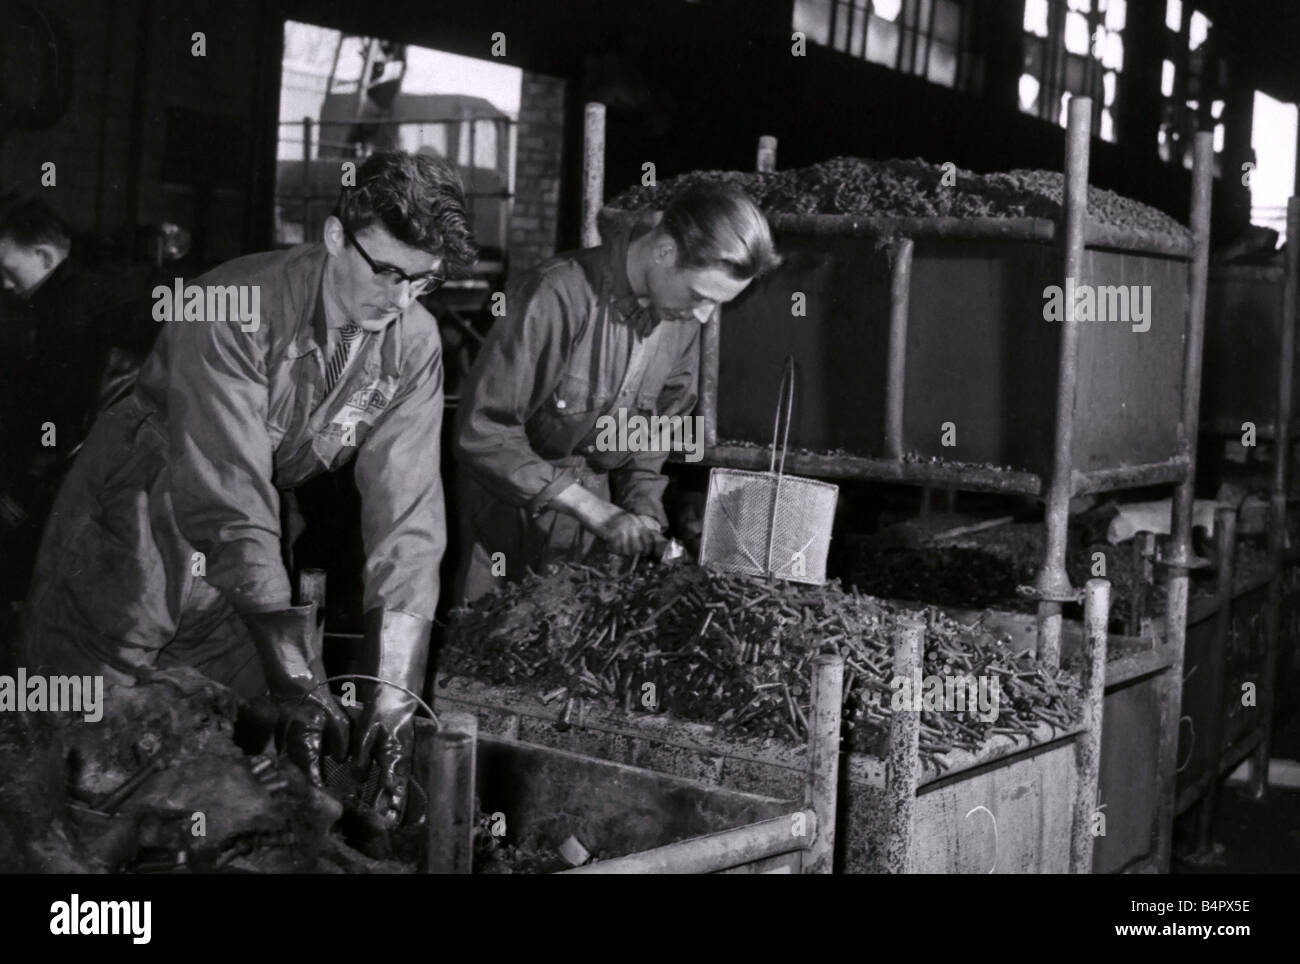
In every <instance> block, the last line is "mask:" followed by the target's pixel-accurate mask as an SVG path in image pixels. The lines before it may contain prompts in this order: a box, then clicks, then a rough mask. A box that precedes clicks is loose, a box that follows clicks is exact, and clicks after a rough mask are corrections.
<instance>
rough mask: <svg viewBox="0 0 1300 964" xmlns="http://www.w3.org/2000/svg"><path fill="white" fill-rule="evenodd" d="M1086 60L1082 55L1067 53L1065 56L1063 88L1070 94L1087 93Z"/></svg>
mask: <svg viewBox="0 0 1300 964" xmlns="http://www.w3.org/2000/svg"><path fill="white" fill-rule="evenodd" d="M1086 71H1087V61H1086V60H1084V58H1082V57H1075V56H1072V55H1067V56H1066V58H1065V89H1066V90H1068V91H1069V92H1070V93H1072V94H1084V95H1086V94H1087V93H1088V88H1087V81H1086V80H1085V79H1084V78H1085V77H1086V76H1087V73H1086Z"/></svg>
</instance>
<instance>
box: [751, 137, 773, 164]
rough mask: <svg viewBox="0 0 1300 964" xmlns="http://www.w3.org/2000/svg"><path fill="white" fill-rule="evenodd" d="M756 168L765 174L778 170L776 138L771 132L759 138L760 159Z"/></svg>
mask: <svg viewBox="0 0 1300 964" xmlns="http://www.w3.org/2000/svg"><path fill="white" fill-rule="evenodd" d="M754 170H756V171H759V172H761V173H764V174H770V173H772V172H773V171H775V170H776V138H775V137H773V136H772V135H771V134H764V135H763V136H762V137H760V138H759V139H758V159H757V161H756V162H755V164H754Z"/></svg>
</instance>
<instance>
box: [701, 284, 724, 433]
mask: <svg viewBox="0 0 1300 964" xmlns="http://www.w3.org/2000/svg"><path fill="white" fill-rule="evenodd" d="M721 341H722V310H721V309H720V308H719V309H718V310H717V311H715V312H714V313H713V317H712V318H710V319H709V321H708V324H706V325H705V326H704V335H703V337H701V338H700V403H699V413H700V418H702V419H704V447H705V448H706V449H711V448H713V447H714V446H715V445H717V444H718V348H719V345H720V343H721Z"/></svg>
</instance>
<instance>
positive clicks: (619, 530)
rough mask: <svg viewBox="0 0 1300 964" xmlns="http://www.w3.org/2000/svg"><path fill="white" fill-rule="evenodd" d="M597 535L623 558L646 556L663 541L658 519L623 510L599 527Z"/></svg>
mask: <svg viewBox="0 0 1300 964" xmlns="http://www.w3.org/2000/svg"><path fill="white" fill-rule="evenodd" d="M596 535H598V536H600V537H601V538H602V539H604V540H605V543H606V544H607V545H608V546H609V548H610V549H612V550H613V551H614V552H617V553H618V554H619V555H621V556H638V555H644V554H646V553H649V552H652V551H653V550H654V547H655V545H656V544H657V543H660V542H662V541H663V536H662V535H661V534H660V531H659V521H658V520H657V519H652V518H650V517H649V516H644V515H633V514H632V513H631V512H623V511H621V510H620V511H619V512H618V513H617V514H615V515H613V516H611V517H610V518H609V519H608V521H606V522H605V523H604V524H603V525H601V526H600V527H598V528H597V529H596Z"/></svg>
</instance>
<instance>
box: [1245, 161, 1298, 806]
mask: <svg viewBox="0 0 1300 964" xmlns="http://www.w3.org/2000/svg"><path fill="white" fill-rule="evenodd" d="M1297 176H1300V174H1298V175H1297ZM1286 236H1287V246H1286V275H1285V280H1284V282H1283V287H1282V344H1281V346H1280V349H1279V352H1278V380H1277V383H1278V395H1277V418H1276V420H1275V421H1274V424H1273V447H1274V452H1273V456H1274V459H1275V461H1274V463H1273V493H1272V496H1271V497H1270V499H1269V516H1270V519H1269V521H1270V525H1269V533H1268V554H1269V565H1270V566H1272V572H1273V578H1272V579H1270V580H1269V583H1268V603H1267V605H1268V608H1267V610H1265V616H1264V618H1265V620H1266V623H1265V628H1264V665H1263V667H1262V672H1261V675H1260V680H1259V694H1258V696H1259V709H1258V713H1259V715H1260V720H1259V726H1260V728H1261V729H1262V730H1263V738H1262V739H1261V740H1260V743H1259V746H1258V747H1257V748H1256V750H1255V753H1254V756H1253V757H1252V760H1251V767H1250V786H1249V793H1250V795H1251V796H1252V797H1254V798H1255V799H1259V798H1260V797H1262V796H1263V795H1264V792H1265V791H1266V790H1267V789H1268V760H1269V756H1270V755H1271V753H1272V751H1273V700H1274V694H1275V693H1276V690H1277V679H1276V676H1277V650H1278V641H1279V638H1280V636H1281V625H1282V575H1283V572H1282V567H1283V562H1284V557H1285V555H1286V548H1287V546H1286V540H1287V521H1286V485H1287V469H1288V468H1289V467H1290V466H1289V465H1288V463H1289V462H1290V458H1291V390H1292V386H1293V384H1294V377H1295V334H1296V333H1295V326H1296V307H1297V305H1296V301H1297V290H1296V286H1297V284H1298V283H1300V197H1293V198H1290V199H1289V200H1288V201H1287V202H1286ZM1292 238H1295V239H1296V240H1295V242H1294V243H1293V242H1292V241H1291V239H1292Z"/></svg>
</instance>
